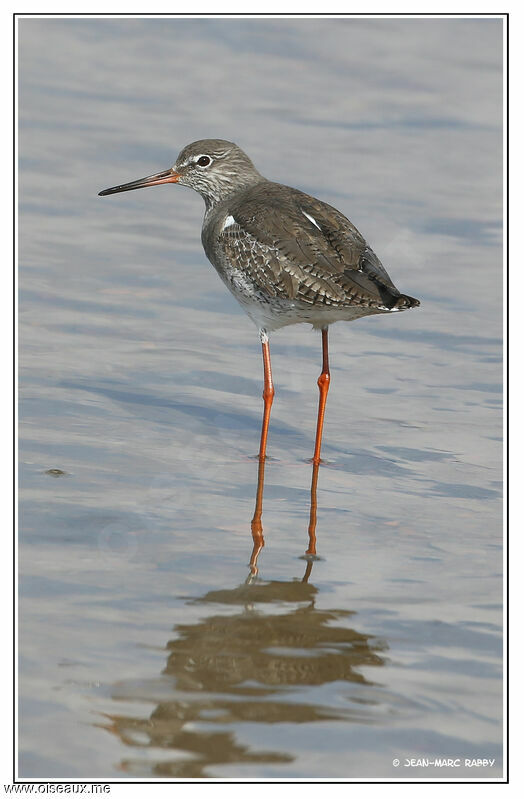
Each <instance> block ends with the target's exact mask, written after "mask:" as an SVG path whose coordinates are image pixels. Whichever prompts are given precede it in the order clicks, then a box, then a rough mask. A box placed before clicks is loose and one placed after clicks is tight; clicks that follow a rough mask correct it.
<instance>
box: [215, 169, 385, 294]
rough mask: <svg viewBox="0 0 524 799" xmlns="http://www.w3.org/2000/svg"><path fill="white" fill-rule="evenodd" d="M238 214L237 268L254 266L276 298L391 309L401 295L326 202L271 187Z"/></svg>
mask: <svg viewBox="0 0 524 799" xmlns="http://www.w3.org/2000/svg"><path fill="white" fill-rule="evenodd" d="M232 211H233V218H234V224H232V225H230V226H229V227H227V228H225V229H224V230H223V231H222V233H221V236H220V242H221V246H223V247H224V250H225V252H226V254H227V257H228V259H230V260H231V261H232V262H235V261H236V262H237V263H241V262H243V263H248V262H250V263H251V264H254V269H255V271H256V275H257V281H258V282H259V283H260V285H261V286H262V287H263V288H264V289H265V290H266V291H267V292H268V293H269V294H270V296H286V297H289V298H293V299H298V300H300V301H302V302H305V303H315V304H319V303H321V304H328V305H335V306H341V305H361V304H364V305H367V306H370V307H384V306H385V307H386V308H389V307H392V306H393V305H394V304H395V301H396V299H397V298H398V297H400V296H401V295H400V293H399V292H398V290H397V289H396V288H395V286H394V285H393V283H392V281H391V279H390V277H389V275H388V274H387V272H386V270H385V269H384V267H383V266H382V264H381V263H380V261H379V259H378V258H377V256H376V255H375V254H374V253H373V251H372V250H371V249H370V248H369V247H368V245H367V244H366V241H365V239H364V238H363V237H362V236H361V234H360V233H359V231H358V230H357V229H356V227H355V226H354V225H352V224H351V222H349V220H348V219H346V217H344V216H343V215H342V214H341V213H340V212H339V211H337V210H336V209H335V208H332V207H331V206H329V205H326V204H325V203H322V202H321V201H320V200H316V199H315V198H313V197H310V196H309V195H307V194H304V193H302V192H299V191H297V190H295V189H290V188H288V187H283V186H280V185H279V184H274V183H268V184H265V190H264V194H263V197H261V196H260V193H252V194H251V195H250V192H249V191H248V192H245V193H244V194H243V196H242V197H241V198H239V201H238V202H237V203H236V204H235V205H234V206H233V207H232Z"/></svg>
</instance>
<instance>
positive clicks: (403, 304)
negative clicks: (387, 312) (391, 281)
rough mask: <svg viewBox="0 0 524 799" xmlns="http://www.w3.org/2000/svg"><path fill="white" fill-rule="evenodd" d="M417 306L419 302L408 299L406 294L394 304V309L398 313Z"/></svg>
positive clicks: (411, 298) (415, 299)
mask: <svg viewBox="0 0 524 799" xmlns="http://www.w3.org/2000/svg"><path fill="white" fill-rule="evenodd" d="M419 305H420V300H417V298H416V297H409V296H408V295H407V294H401V295H400V297H399V298H398V300H397V302H396V303H395V308H397V309H398V310H399V311H403V310H405V309H407V308H418V306H419Z"/></svg>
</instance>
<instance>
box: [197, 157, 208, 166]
mask: <svg viewBox="0 0 524 799" xmlns="http://www.w3.org/2000/svg"><path fill="white" fill-rule="evenodd" d="M210 163H211V158H210V157H209V156H208V155H201V156H200V158H199V159H198V161H197V164H198V166H209V164H210Z"/></svg>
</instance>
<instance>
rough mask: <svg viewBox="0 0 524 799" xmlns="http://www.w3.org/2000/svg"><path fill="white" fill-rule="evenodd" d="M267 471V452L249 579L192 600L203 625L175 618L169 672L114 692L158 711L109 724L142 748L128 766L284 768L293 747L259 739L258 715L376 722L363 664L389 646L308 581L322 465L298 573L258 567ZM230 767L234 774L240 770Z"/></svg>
mask: <svg viewBox="0 0 524 799" xmlns="http://www.w3.org/2000/svg"><path fill="white" fill-rule="evenodd" d="M264 470H265V461H264V460H260V462H259V468H258V483H257V494H256V501H255V512H254V515H253V520H252V523H251V533H252V537H253V550H252V553H251V559H250V565H249V568H250V571H249V575H248V579H247V580H246V581H245V582H244V583H242V584H241V585H240V586H238V587H236V588H233V589H223V590H214V591H208V592H207V593H206V594H205V595H203V596H201V597H197V598H195V599H193V600H191V602H190V604H191V605H192V606H193V607H202V609H204V608H206V610H205V611H204V612H203V615H202V616H201V617H200V618H199V620H198V621H196V622H194V623H188V624H179V623H177V624H176V626H175V628H174V632H175V636H174V637H173V638H172V639H171V640H169V641H168V642H167V645H166V650H167V653H168V654H167V662H166V666H165V669H164V671H163V673H162V674H163V676H162V678H161V680H151V681H147V680H146V681H141V682H140V683H139V684H138V685H137V684H136V683H133V684H132V685H126V684H125V683H122V684H120V685H117V686H115V689H114V692H113V698H114V699H118V700H126V701H132V702H137V701H140V700H141V701H148V702H151V701H154V702H155V703H156V707H155V708H154V710H153V712H152V713H151V714H150V716H149V717H148V718H142V717H132V716H127V715H113V714H111V715H109V716H107V721H106V723H105V724H104V725H103V726H104V727H105V729H107V730H109V731H110V732H112V733H113V734H115V735H117V736H118V737H119V738H120V739H121V741H122V742H123V743H125V744H127V745H128V746H129V747H131V748H135V749H136V750H137V755H138V757H130V758H129V759H127V760H125V761H124V762H122V763H121V764H120V767H121V769H122V770H123V771H125V772H127V773H129V774H140V775H142V776H143V775H144V774H151V775H153V776H163V777H177V778H184V777H186V778H199V777H201V778H205V777H213V776H217V775H216V773H213V766H216V767H220V772H219V773H220V774H224V773H225V771H224V767H225V766H227V764H231V766H230V768H232V765H233V764H243V765H244V767H245V766H247V765H251V766H252V767H253V768H254V769H256V764H262V763H265V764H273V766H272V768H273V772H272V773H274V768H275V765H278V764H280V765H281V766H282V768H283V769H284V770H283V772H282V773H283V774H285V773H286V768H285V767H286V764H289V763H291V762H292V761H293V760H294V755H293V754H292V752H285V751H278V750H277V749H273V748H271V747H270V748H269V749H266V748H259V747H258V745H257V744H256V743H254V741H255V742H256V740H257V733H256V729H255V731H253V724H259V725H268V724H304V723H315V722H320V721H324V722H325V721H342V720H343V721H345V722H348V721H349V722H351V721H358V722H360V723H362V722H363V721H364V722H369V721H370V716H369V713H370V711H369V707H368V705H369V704H373V702H372V701H370V700H369V699H367V700H366V699H364V698H362V691H363V690H366V689H367V690H368V691H369V690H370V688H369V687H370V686H372V685H373V683H372V682H370V681H369V680H367V679H366V677H365V676H364V674H362V672H361V669H362V667H369V666H374V667H379V666H383V665H384V662H385V661H384V658H383V656H382V652H383V651H384V649H386V644H385V643H384V642H380V641H378V640H377V639H375V638H374V637H373V636H370V635H366V634H364V633H361V632H358V631H357V630H355V629H353V627H352V626H351V623H350V620H351V617H352V616H353V615H354V613H353V612H352V611H350V610H345V609H339V608H333V609H329V610H326V609H317V608H316V607H315V599H316V595H317V593H318V590H317V588H316V587H315V586H314V585H312V584H311V583H310V582H308V581H309V578H310V576H311V571H312V567H313V562H314V560H315V557H316V512H317V503H316V489H317V481H318V463H317V464H313V474H312V482H311V505H310V520H309V530H308V533H309V537H308V547H307V550H306V555H305V557H306V560H307V565H306V571H305V574H304V575H303V577H302V578H295V579H292V580H290V581H284V580H271V581H263V580H261V579H260V577H259V576H258V565H257V564H258V559H259V555H260V552H261V550H262V548H263V546H264V538H263V529H262V498H263V490H264ZM211 608H214V609H213V610H211ZM340 681H342V682H345V683H346V684H347V685H348V690H347V691H346V692H345V695H344V692H342V694H341V692H340V689H337V690H336V695H335V694H334V695H333V701H332V702H330V703H329V704H322V703H320V702H318V701H316V702H315V701H312V699H311V696H312V692H311V690H310V688H311V686H324V685H327V684H330V683H335V682H337V683H339V682H340ZM350 686H353V687H352V688H350ZM159 692H160V694H161V697H159V696H158V694H159ZM325 695H326V694H325V692H323V696H325ZM155 696H156V697H157V698H155ZM341 696H344V700H342V701H341ZM246 723H249V724H248V726H245V725H246ZM246 730H248V732H246ZM263 735H264V734H263ZM243 736H244V737H243ZM264 737H266V736H264ZM146 750H149V751H146ZM159 750H163V752H164V754H163V756H162V757H158V754H157V753H158V751H159ZM139 752H142V753H143V757H142V758H141V757H140V754H139ZM242 773H247V772H245V771H244V772H242ZM229 774H230V775H234V769H233V768H232V770H231V771H229Z"/></svg>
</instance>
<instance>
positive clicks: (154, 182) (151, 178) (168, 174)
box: [98, 169, 180, 197]
mask: <svg viewBox="0 0 524 799" xmlns="http://www.w3.org/2000/svg"><path fill="white" fill-rule="evenodd" d="M179 179H180V175H179V174H178V172H175V171H174V170H173V169H165V170H164V171H163V172H157V173H156V174H155V175H148V176H147V177H146V178H140V179H139V180H132V181H131V182H130V183H122V185H121V186H113V187H112V188H110V189H104V190H103V191H99V192H98V196H99V197H104V196H105V195H106V194H117V193H118V192H120V191H133V190H134V189H147V188H148V187H149V186H160V184H161V183H178V181H179Z"/></svg>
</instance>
